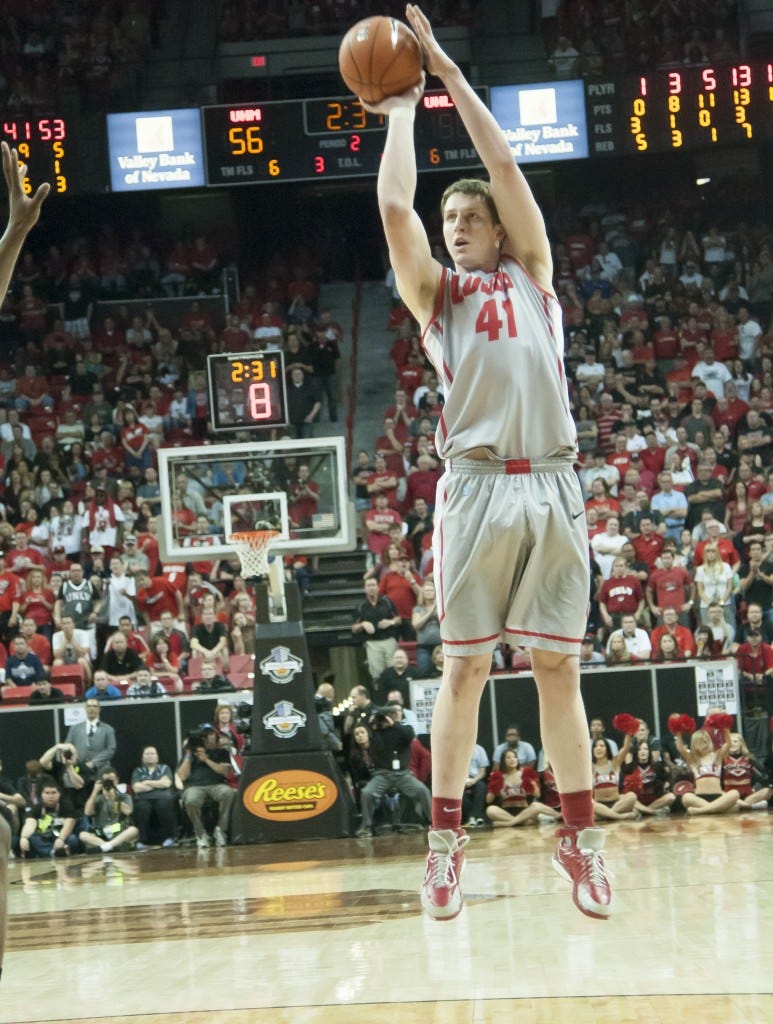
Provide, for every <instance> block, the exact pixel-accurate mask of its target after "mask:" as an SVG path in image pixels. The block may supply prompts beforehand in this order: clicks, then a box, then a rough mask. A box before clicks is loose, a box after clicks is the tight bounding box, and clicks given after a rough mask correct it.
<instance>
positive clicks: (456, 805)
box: [432, 796, 462, 829]
mask: <svg viewBox="0 0 773 1024" xmlns="http://www.w3.org/2000/svg"><path fill="white" fill-rule="evenodd" d="M432 827H433V828H456V829H459V828H461V827H462V801H461V800H452V799H451V798H450V797H445V796H433V797H432Z"/></svg>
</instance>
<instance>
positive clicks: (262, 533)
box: [228, 530, 279, 579]
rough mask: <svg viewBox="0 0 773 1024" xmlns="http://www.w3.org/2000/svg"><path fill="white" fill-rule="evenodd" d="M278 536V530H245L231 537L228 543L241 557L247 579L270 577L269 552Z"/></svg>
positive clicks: (243, 571)
mask: <svg viewBox="0 0 773 1024" xmlns="http://www.w3.org/2000/svg"><path fill="white" fill-rule="evenodd" d="M278 536H279V531H278V530H244V531H242V532H241V533H232V534H231V535H230V536H229V538H228V542H229V543H230V544H233V546H234V548H235V550H236V553H237V555H238V556H239V561H240V562H241V564H242V573H243V575H244V578H245V579H250V578H251V577H253V576H268V550H269V548H270V547H271V544H272V542H273V541H274V540H275V538H276V537H278Z"/></svg>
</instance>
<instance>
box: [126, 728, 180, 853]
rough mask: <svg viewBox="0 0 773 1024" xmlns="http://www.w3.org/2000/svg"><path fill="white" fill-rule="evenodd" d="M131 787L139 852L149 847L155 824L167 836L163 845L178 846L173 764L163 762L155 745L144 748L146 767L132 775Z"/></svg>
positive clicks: (143, 761) (160, 832) (144, 765)
mask: <svg viewBox="0 0 773 1024" xmlns="http://www.w3.org/2000/svg"><path fill="white" fill-rule="evenodd" d="M131 786H132V793H133V795H134V812H133V816H134V821H135V824H136V825H137V828H138V830H139V839H138V841H137V849H138V850H144V849H146V848H147V846H148V845H149V843H150V829H151V826H153V825H155V827H156V828H157V830H158V832H159V834H160V835H161V836H162V837H163V838H162V840H161V845H162V846H163V847H169V846H174V844H175V835H176V833H177V796H176V793H175V788H174V775H173V773H172V769H171V768H170V767H169V765H166V764H160V763H159V758H158V751H157V750H156V748H155V747H154V746H147V747H144V748H143V751H142V764H141V765H140V766H139V767H138V768H135V769H134V771H133V772H132V777H131ZM154 819H155V820H154Z"/></svg>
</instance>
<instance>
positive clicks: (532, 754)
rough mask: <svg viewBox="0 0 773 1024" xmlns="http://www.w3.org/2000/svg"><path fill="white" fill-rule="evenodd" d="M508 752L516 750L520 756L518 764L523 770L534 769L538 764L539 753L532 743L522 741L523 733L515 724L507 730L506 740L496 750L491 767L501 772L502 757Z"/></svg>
mask: <svg viewBox="0 0 773 1024" xmlns="http://www.w3.org/2000/svg"><path fill="white" fill-rule="evenodd" d="M507 750H514V751H515V753H516V754H517V755H518V763H519V765H521V767H522V768H526V767H528V768H533V767H534V766H535V765H536V763H537V753H536V751H535V750H534V747H533V746H532V745H531V743H527V742H526V741H525V740H522V739H521V731H520V729H519V727H518V726H517V725H515V724H513V725H508V726H507V728H506V729H505V738H504V740H503V741H502V742H501V743H500V744H498V745H497V746H496V747H495V748H494V753H493V754H492V755H491V766H492V768H494V769H495V770H496V771H501V764H502V757H503V755H504V753H505V751H507Z"/></svg>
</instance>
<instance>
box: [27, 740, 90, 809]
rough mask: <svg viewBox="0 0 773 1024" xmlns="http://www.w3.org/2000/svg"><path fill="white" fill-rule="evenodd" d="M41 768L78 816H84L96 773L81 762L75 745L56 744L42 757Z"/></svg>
mask: <svg viewBox="0 0 773 1024" xmlns="http://www.w3.org/2000/svg"><path fill="white" fill-rule="evenodd" d="M40 767H41V768H42V769H43V771H44V772H46V773H48V774H50V775H51V776H52V777H53V779H54V781H55V782H56V784H57V785H58V786H59V788H60V789H61V790H62V791H63V792H64V793H65V795H66V796H67V797H68V799H69V800H70V802H71V803H72V805H73V808H74V809H75V811H77V813H78V815H79V816H80V815H82V814H84V813H85V811H84V808H85V806H86V801H87V800H88V798H89V796H90V794H91V789H92V787H93V785H94V779H95V777H96V772H95V771H94V769H93V768H92V767H91V766H89V765H86V764H84V763H83V762H82V761H81V760H80V758H79V757H78V750H77V748H76V747H75V745H74V744H73V743H66V742H65V743H55V744H54V745H53V747H49V748H48V750H47V751H46V752H45V753H44V754H41V755H40Z"/></svg>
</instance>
